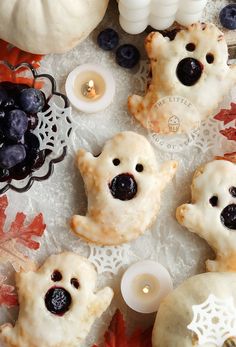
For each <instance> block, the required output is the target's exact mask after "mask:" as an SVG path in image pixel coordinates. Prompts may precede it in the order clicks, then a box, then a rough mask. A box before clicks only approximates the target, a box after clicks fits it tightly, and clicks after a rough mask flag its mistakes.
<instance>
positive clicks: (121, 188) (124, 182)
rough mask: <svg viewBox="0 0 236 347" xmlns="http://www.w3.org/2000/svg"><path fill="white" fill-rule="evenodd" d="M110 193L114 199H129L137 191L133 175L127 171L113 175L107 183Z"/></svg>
mask: <svg viewBox="0 0 236 347" xmlns="http://www.w3.org/2000/svg"><path fill="white" fill-rule="evenodd" d="M109 188H110V192H111V195H112V196H113V197H114V198H115V199H119V200H122V201H127V200H131V199H133V198H134V197H135V195H136V194H137V191H138V185H137V183H136V181H135V179H134V177H133V176H132V175H131V174H129V173H123V174H120V175H117V176H115V177H114V178H113V179H112V181H111V183H109Z"/></svg>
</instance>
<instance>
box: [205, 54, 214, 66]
mask: <svg viewBox="0 0 236 347" xmlns="http://www.w3.org/2000/svg"><path fill="white" fill-rule="evenodd" d="M214 60H215V57H214V55H213V54H212V53H208V54H207V55H206V61H207V62H208V64H212V63H214Z"/></svg>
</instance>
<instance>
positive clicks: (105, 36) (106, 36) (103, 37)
mask: <svg viewBox="0 0 236 347" xmlns="http://www.w3.org/2000/svg"><path fill="white" fill-rule="evenodd" d="M97 42H98V45H99V47H100V48H102V49H104V51H111V50H112V49H114V48H115V47H116V46H117V45H118V43H119V36H118V34H117V32H116V31H115V30H113V29H111V28H107V29H105V30H103V31H101V32H100V34H99V35H98V37H97Z"/></svg>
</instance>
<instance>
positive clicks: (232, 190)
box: [229, 187, 236, 198]
mask: <svg viewBox="0 0 236 347" xmlns="http://www.w3.org/2000/svg"><path fill="white" fill-rule="evenodd" d="M229 192H230V194H231V195H232V197H233V198H236V187H231V188H229Z"/></svg>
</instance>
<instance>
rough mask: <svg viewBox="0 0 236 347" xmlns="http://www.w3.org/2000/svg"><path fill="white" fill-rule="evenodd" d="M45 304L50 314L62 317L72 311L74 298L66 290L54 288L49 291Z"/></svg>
mask: <svg viewBox="0 0 236 347" xmlns="http://www.w3.org/2000/svg"><path fill="white" fill-rule="evenodd" d="M44 302H45V306H46V308H47V309H48V311H49V312H51V313H53V314H56V315H58V316H62V315H63V314H64V313H66V312H67V311H68V310H69V309H70V306H71V303H72V298H71V295H70V293H69V292H68V291H67V290H66V289H64V288H61V287H53V288H51V289H49V290H48V291H47V293H46V295H45V298H44Z"/></svg>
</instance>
